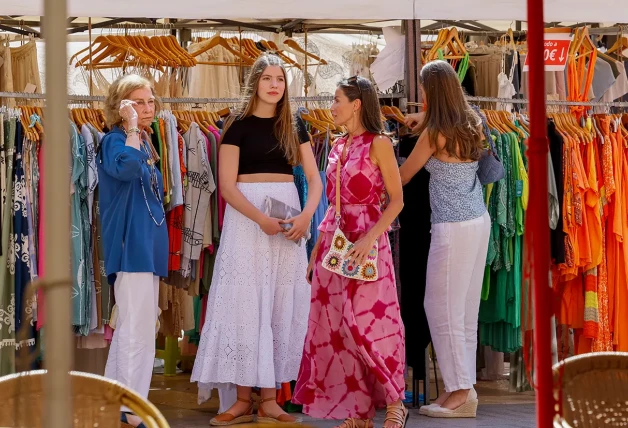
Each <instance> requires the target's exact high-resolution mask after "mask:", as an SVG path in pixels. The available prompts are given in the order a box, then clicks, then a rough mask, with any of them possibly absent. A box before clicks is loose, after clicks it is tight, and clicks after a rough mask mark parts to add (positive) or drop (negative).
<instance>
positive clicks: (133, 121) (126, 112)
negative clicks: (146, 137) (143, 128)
mask: <svg viewBox="0 0 628 428" xmlns="http://www.w3.org/2000/svg"><path fill="white" fill-rule="evenodd" d="M135 104H136V102H135V101H131V100H122V101H120V110H119V113H120V117H121V118H122V120H124V121H125V122H126V123H128V124H129V125H130V126H137V112H136V111H135V109H134V108H133V106H134V105H135Z"/></svg>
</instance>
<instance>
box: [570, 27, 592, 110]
mask: <svg viewBox="0 0 628 428" xmlns="http://www.w3.org/2000/svg"><path fill="white" fill-rule="evenodd" d="M587 37H588V36H587ZM586 49H588V48H587V47H586V46H585V45H583V46H581V47H580V48H579V49H577V50H576V51H574V52H570V53H569V57H568V59H567V100H568V101H584V102H586V101H589V91H590V89H591V85H592V84H593V74H594V72H595V62H596V61H597V50H596V49H592V50H591V52H588V53H586V54H584V52H582V50H586ZM578 51H580V52H578ZM570 109H571V111H572V112H573V113H574V114H575V115H576V118H577V119H578V120H579V119H580V118H582V116H583V115H584V113H585V111H586V110H585V109H586V107H584V106H572V107H570Z"/></svg>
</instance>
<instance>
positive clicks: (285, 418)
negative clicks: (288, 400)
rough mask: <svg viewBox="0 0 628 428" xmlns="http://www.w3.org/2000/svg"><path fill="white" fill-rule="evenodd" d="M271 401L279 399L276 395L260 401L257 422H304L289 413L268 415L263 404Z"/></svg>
mask: <svg viewBox="0 0 628 428" xmlns="http://www.w3.org/2000/svg"><path fill="white" fill-rule="evenodd" d="M271 401H277V399H276V398H275V397H268V398H264V399H262V400H260V401H259V406H258V408H257V423H258V424H300V423H301V422H302V420H301V419H299V418H295V417H294V416H290V415H289V414H287V413H282V414H281V415H279V416H277V417H275V416H270V415H267V414H266V413H265V412H264V408H263V407H262V404H264V403H269V402H271Z"/></svg>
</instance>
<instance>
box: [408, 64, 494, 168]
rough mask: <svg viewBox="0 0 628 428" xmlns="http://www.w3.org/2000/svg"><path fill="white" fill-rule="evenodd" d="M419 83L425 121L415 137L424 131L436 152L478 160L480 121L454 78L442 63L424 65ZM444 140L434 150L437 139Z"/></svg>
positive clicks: (481, 136)
mask: <svg viewBox="0 0 628 428" xmlns="http://www.w3.org/2000/svg"><path fill="white" fill-rule="evenodd" d="M419 82H420V83H421V85H422V86H423V96H424V101H425V103H426V104H427V109H426V111H425V119H424V120H423V123H422V124H421V126H419V129H418V131H417V133H418V134H419V135H421V133H423V131H425V130H427V134H428V138H429V141H430V144H431V145H432V147H436V150H437V152H441V151H443V150H444V151H445V152H447V154H448V155H449V156H452V157H456V158H458V159H460V160H462V161H468V160H478V159H479V158H480V154H481V152H482V138H483V135H482V120H481V119H480V116H478V115H477V113H476V112H475V111H474V110H473V109H472V108H471V106H470V105H469V104H468V103H467V100H466V99H465V97H464V92H463V90H462V86H461V85H460V81H459V79H458V74H457V73H456V71H455V70H454V69H453V67H452V66H451V65H449V63H448V62H446V61H440V60H437V61H432V62H428V63H427V64H425V65H424V66H423V68H422V69H421V74H420V75H419ZM439 135H442V136H444V137H445V146H444V147H439V146H438V136H439Z"/></svg>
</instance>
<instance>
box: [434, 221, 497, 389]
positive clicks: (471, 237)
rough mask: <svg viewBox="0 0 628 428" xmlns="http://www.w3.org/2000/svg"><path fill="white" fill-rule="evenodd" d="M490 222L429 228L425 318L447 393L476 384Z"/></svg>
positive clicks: (463, 223) (472, 222) (460, 223)
mask: <svg viewBox="0 0 628 428" xmlns="http://www.w3.org/2000/svg"><path fill="white" fill-rule="evenodd" d="M490 230H491V218H490V216H489V214H488V212H485V213H484V215H482V216H481V217H478V218H476V219H473V220H468V221H461V222H458V223H438V224H434V225H432V242H431V244H430V253H429V256H428V261H427V283H426V289H425V313H426V315H427V321H428V324H429V326H430V334H431V335H432V344H433V345H434V351H435V352H436V358H437V359H438V366H439V367H440V372H441V376H442V378H443V382H444V383H445V390H446V391H447V392H452V391H457V390H459V389H471V388H473V385H474V384H475V383H476V365H475V363H476V361H475V360H476V352H477V345H478V342H477V331H478V315H479V311H480V297H481V293H482V279H483V278H484V267H485V265H486V253H487V252H488V240H489V235H490Z"/></svg>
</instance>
